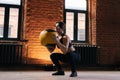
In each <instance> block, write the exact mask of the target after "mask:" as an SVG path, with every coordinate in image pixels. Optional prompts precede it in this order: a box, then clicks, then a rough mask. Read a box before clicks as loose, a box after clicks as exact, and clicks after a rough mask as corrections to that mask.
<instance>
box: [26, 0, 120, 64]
mask: <svg viewBox="0 0 120 80" xmlns="http://www.w3.org/2000/svg"><path fill="white" fill-rule="evenodd" d="M26 4H27V5H26V8H25V10H26V11H25V17H24V18H25V29H24V31H25V39H27V40H29V41H28V43H27V45H28V64H46V63H50V62H51V61H50V59H49V52H48V51H47V50H46V48H45V47H43V46H41V45H40V42H39V39H38V36H39V33H40V32H41V31H42V30H44V29H47V28H54V24H55V22H56V21H62V20H63V9H64V7H63V6H64V0H27V2H26ZM88 4H89V5H88V17H89V21H88V24H89V25H88V29H89V32H88V35H89V36H88V41H89V42H88V43H89V44H91V45H98V46H100V49H99V56H100V64H115V63H116V62H119V61H120V54H119V52H120V37H119V36H120V27H119V25H120V23H119V21H120V15H119V14H120V10H119V7H120V6H119V4H120V1H119V0H115V1H113V0H88Z"/></svg>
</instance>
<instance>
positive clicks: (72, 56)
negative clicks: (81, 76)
mask: <svg viewBox="0 0 120 80" xmlns="http://www.w3.org/2000/svg"><path fill="white" fill-rule="evenodd" d="M67 58H68V62H69V64H70V65H71V71H72V74H71V75H70V76H71V77H74V76H77V72H76V65H77V64H78V62H79V61H80V56H79V54H77V53H75V52H70V53H67Z"/></svg>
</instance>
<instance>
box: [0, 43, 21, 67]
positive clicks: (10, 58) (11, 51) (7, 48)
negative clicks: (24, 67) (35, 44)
mask: <svg viewBox="0 0 120 80" xmlns="http://www.w3.org/2000/svg"><path fill="white" fill-rule="evenodd" d="M22 48H23V45H21V44H0V65H4V64H5V65H9V64H22V63H23V60H22Z"/></svg>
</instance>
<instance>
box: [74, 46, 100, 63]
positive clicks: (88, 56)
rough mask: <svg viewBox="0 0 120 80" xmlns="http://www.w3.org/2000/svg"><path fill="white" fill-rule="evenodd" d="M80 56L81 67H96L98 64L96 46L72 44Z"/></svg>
mask: <svg viewBox="0 0 120 80" xmlns="http://www.w3.org/2000/svg"><path fill="white" fill-rule="evenodd" d="M74 47H75V49H76V51H77V53H78V54H79V55H80V64H81V65H96V64H97V63H98V56H97V46H93V45H92V46H91V45H80V44H74Z"/></svg>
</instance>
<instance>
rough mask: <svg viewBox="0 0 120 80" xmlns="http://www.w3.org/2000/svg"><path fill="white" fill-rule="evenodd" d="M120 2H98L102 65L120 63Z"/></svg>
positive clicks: (98, 27) (98, 42) (98, 37)
mask: <svg viewBox="0 0 120 80" xmlns="http://www.w3.org/2000/svg"><path fill="white" fill-rule="evenodd" d="M119 4H120V0H115V1H113V0H97V9H96V10H97V11H96V29H97V30H96V31H97V32H96V34H97V38H96V39H97V45H99V46H100V47H101V48H100V62H101V64H114V63H117V62H119V61H120V54H119V53H120V22H119V21H120V10H119V7H120V5H119Z"/></svg>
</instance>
